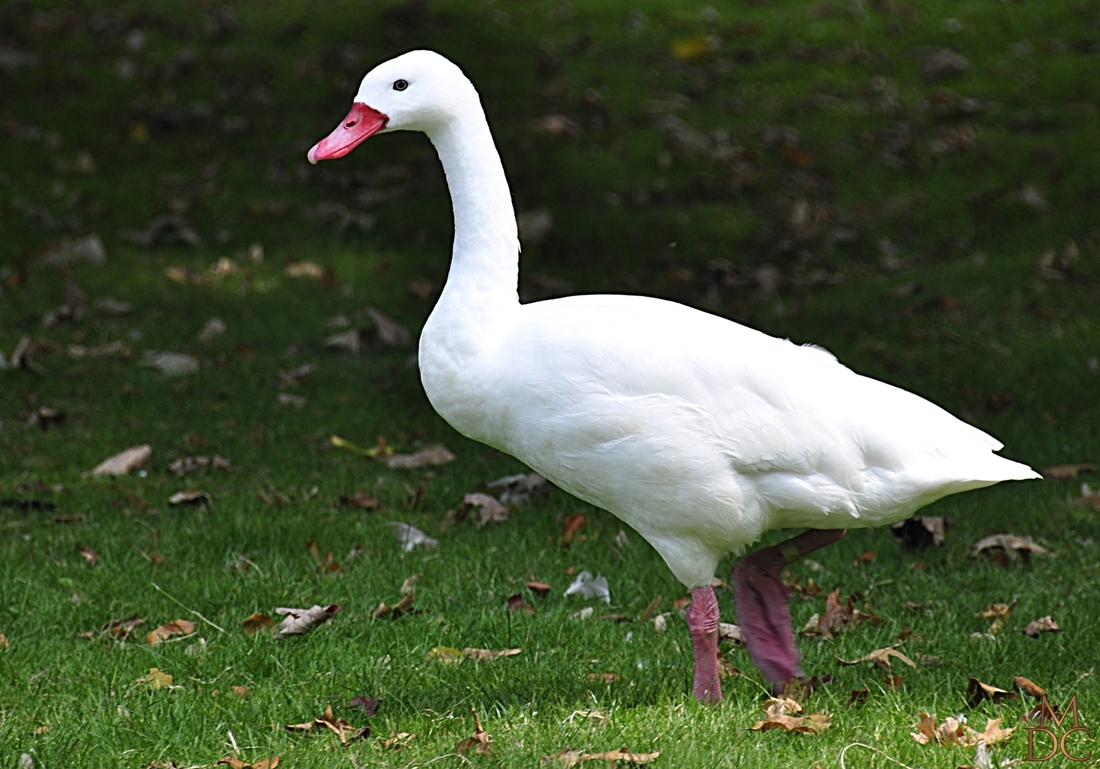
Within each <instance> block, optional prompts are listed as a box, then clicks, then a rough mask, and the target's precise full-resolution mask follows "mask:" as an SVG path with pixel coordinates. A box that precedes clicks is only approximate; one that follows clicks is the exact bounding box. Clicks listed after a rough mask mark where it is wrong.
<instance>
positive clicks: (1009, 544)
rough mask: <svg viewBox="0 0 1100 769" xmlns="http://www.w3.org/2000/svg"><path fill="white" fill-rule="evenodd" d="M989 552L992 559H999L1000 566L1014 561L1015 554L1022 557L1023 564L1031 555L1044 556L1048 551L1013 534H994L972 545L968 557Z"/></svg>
mask: <svg viewBox="0 0 1100 769" xmlns="http://www.w3.org/2000/svg"><path fill="white" fill-rule="evenodd" d="M987 551H989V552H991V553H993V554H994V557H995V558H996V557H998V556H999V557H1000V560H1001V561H1002V565H1004V564H1005V563H1007V561H1014V560H1016V556H1017V554H1019V555H1021V556H1023V559H1024V561H1025V562H1027V561H1028V560H1030V558H1031V554H1032V553H1035V554H1037V555H1045V554H1047V553H1049V552H1050V551H1049V550H1047V549H1046V548H1045V547H1043V546H1042V545H1039V544H1036V543H1035V542H1032V541H1031V539H1030V538H1029V537H1018V536H1016V535H1015V534H994V535H993V536H990V537H985V538H984V539H979V540H978V541H977V542H975V543H974V547H973V548H972V549H971V551H970V557H971V558H973V557H974V556H976V555H978V554H979V553H984V552H987Z"/></svg>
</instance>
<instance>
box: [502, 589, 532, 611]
mask: <svg viewBox="0 0 1100 769" xmlns="http://www.w3.org/2000/svg"><path fill="white" fill-rule="evenodd" d="M504 606H505V608H507V609H508V611H510V612H523V613H524V614H534V613H535V607H534V606H532V605H531V604H529V603H527V602H526V601H524V600H523V593H516V594H515V595H510V596H508V599H507V600H506V601H505V602H504Z"/></svg>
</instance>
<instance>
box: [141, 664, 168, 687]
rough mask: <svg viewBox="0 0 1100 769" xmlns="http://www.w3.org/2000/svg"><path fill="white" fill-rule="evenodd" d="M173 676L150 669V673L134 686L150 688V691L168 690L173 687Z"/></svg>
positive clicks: (156, 669) (157, 669)
mask: <svg viewBox="0 0 1100 769" xmlns="http://www.w3.org/2000/svg"><path fill="white" fill-rule="evenodd" d="M172 681H173V679H172V676H170V675H169V674H168V673H164V672H162V671H161V670H160V669H159V668H149V673H148V674H147V675H144V676H142V677H141V678H138V679H137V680H135V681H134V683H133V685H134V686H148V687H149V688H150V689H167V688H168V687H169V686H171V685H172Z"/></svg>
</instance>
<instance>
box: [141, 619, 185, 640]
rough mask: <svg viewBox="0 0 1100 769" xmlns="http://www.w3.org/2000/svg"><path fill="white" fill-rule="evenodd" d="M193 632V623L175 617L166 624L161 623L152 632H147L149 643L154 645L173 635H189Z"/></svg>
mask: <svg viewBox="0 0 1100 769" xmlns="http://www.w3.org/2000/svg"><path fill="white" fill-rule="evenodd" d="M194 632H195V623H194V622H189V621H187V620H185V619H177V620H174V621H172V622H169V623H167V624H164V625H161V626H160V627H158V628H157V629H156V630H154V631H153V632H152V633H150V634H149V645H150V646H156V645H157V644H159V643H160V642H162V641H166V640H168V639H169V638H171V637H172V636H174V635H185V636H187V635H191V634H192V633H194Z"/></svg>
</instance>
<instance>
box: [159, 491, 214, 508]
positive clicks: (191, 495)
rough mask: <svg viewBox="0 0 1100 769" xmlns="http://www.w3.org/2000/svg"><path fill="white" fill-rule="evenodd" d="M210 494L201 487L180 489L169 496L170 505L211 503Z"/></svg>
mask: <svg viewBox="0 0 1100 769" xmlns="http://www.w3.org/2000/svg"><path fill="white" fill-rule="evenodd" d="M210 502H211V500H210V495H209V494H207V493H206V492H205V491H202V490H200V489H180V490H179V491H177V492H176V493H175V494H173V495H172V496H170V497H168V504H170V505H173V506H175V505H205V506H209V505H210Z"/></svg>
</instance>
